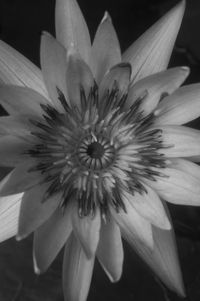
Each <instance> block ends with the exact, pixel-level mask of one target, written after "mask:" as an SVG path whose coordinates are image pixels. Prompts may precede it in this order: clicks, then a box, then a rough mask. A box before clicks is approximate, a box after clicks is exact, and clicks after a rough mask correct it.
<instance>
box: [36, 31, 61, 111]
mask: <svg viewBox="0 0 200 301" xmlns="http://www.w3.org/2000/svg"><path fill="white" fill-rule="evenodd" d="M40 62H41V67H42V73H43V76H44V81H45V84H46V87H47V90H48V93H49V96H50V98H51V100H52V102H53V104H54V105H55V107H56V109H58V110H60V111H61V112H62V111H64V108H63V106H62V105H61V102H60V101H59V92H58V89H59V91H61V92H62V94H63V95H64V97H65V99H67V87H66V69H67V62H66V50H65V48H64V47H63V46H62V45H61V44H60V43H58V41H56V39H54V38H53V37H52V36H51V35H50V34H48V33H45V32H44V33H43V35H42V38H41V47H40Z"/></svg>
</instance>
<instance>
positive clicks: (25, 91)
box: [0, 85, 48, 116]
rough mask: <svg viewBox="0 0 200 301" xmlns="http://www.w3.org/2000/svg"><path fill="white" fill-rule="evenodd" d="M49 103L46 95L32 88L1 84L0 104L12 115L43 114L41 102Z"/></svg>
mask: <svg viewBox="0 0 200 301" xmlns="http://www.w3.org/2000/svg"><path fill="white" fill-rule="evenodd" d="M47 103H48V100H47V99H46V98H45V97H43V96H42V95H41V94H39V93H38V92H36V91H35V90H32V89H30V88H26V87H18V86H10V85H1V86H0V104H1V105H2V106H3V107H4V109H5V110H6V111H7V112H8V113H9V114H10V115H19V114H27V115H29V116H34V115H35V116H41V115H42V114H43V110H42V108H41V106H40V104H47Z"/></svg>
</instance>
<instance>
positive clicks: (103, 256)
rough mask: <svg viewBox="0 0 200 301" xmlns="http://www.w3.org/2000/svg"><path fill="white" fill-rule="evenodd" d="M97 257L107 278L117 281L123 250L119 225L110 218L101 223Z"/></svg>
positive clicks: (119, 275) (120, 270)
mask: <svg viewBox="0 0 200 301" xmlns="http://www.w3.org/2000/svg"><path fill="white" fill-rule="evenodd" d="M97 257H98V260H99V261H100V263H101V266H102V267H103V269H104V271H105V272H106V274H107V275H108V277H109V279H110V280H111V281H112V282H115V281H118V280H119V279H120V277H121V274H122V265H123V260H124V251H123V245H122V239H121V233H120V229H119V226H118V225H117V224H116V223H115V222H114V221H113V219H112V218H111V219H109V220H108V219H107V220H106V222H105V223H103V222H102V224H101V232H100V240H99V245H98V248H97Z"/></svg>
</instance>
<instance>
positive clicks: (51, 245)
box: [33, 201, 72, 273]
mask: <svg viewBox="0 0 200 301" xmlns="http://www.w3.org/2000/svg"><path fill="white" fill-rule="evenodd" d="M47 202H48V201H47ZM70 214H71V210H70V208H69V207H67V208H65V211H64V212H63V210H62V209H61V208H57V209H56V211H55V212H54V213H53V214H52V216H50V218H49V219H48V220H47V221H46V222H45V223H44V224H42V225H41V226H40V227H39V228H38V229H37V230H36V231H35V233H34V242H33V257H34V265H35V272H36V273H42V272H44V271H46V270H47V269H48V267H49V266H50V265H51V263H52V262H53V260H54V259H55V258H56V256H57V254H58V253H59V251H60V250H61V248H62V247H63V246H64V244H65V243H66V241H67V239H68V238H69V235H70V234H71V231H72V224H71V218H70Z"/></svg>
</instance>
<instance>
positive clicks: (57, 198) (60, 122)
mask: <svg viewBox="0 0 200 301" xmlns="http://www.w3.org/2000/svg"><path fill="white" fill-rule="evenodd" d="M184 4H185V2H184V1H183V2H181V3H179V4H178V5H177V6H176V7H175V8H173V9H172V10H171V11H169V12H168V13H167V14H166V15H165V16H164V17H163V18H161V19H160V20H159V21H158V22H157V23H156V24H155V25H153V26H152V27H151V28H150V29H149V30H148V31H147V32H146V33H145V34H144V35H143V36H142V37H141V38H139V39H138V40H137V41H136V42H135V43H134V44H133V45H132V46H130V47H129V49H128V50H127V51H126V52H125V53H124V54H123V55H121V51H120V47H119V42H118V39H117V35H116V33H115V30H114V27H113V25H112V22H111V18H110V16H109V15H108V13H106V14H105V16H104V18H103V20H102V22H101V23H100V25H99V27H98V29H97V32H96V35H95V38H94V41H93V43H92V46H91V42H90V36H89V33H88V29H87V26H86V23H85V20H84V18H83V16H82V14H81V11H80V9H79V7H78V4H77V2H76V1H75V0H57V1H56V39H55V38H53V37H52V36H51V35H50V34H47V33H43V35H42V39H41V69H42V73H41V71H40V70H39V69H38V68H37V67H36V66H34V65H32V64H31V63H30V62H29V61H27V60H26V59H25V58H24V57H23V56H22V55H20V54H19V53H17V52H16V51H15V50H13V49H11V48H10V47H9V46H8V45H6V44H5V43H3V42H1V43H0V79H1V81H2V82H3V83H4V85H3V84H2V85H1V87H0V95H1V99H0V100H1V104H2V105H3V107H4V108H5V109H6V110H7V111H8V113H9V114H10V116H6V117H1V118H0V134H1V136H0V142H1V146H2V147H1V150H0V158H1V163H2V165H5V166H11V167H13V170H12V171H11V172H10V173H9V174H8V175H7V176H6V177H5V178H4V179H3V180H2V181H1V183H0V195H1V198H0V206H2V210H1V212H0V215H1V217H2V219H1V220H2V221H1V224H2V225H5V221H6V223H7V224H8V222H9V224H10V227H9V228H7V227H6V228H5V227H2V230H1V232H0V233H1V234H0V236H1V240H3V239H6V238H8V237H10V236H12V235H16V234H17V238H18V239H22V238H24V237H26V236H27V235H28V234H30V233H31V232H34V246H33V248H34V250H33V257H34V267H35V271H36V272H37V273H41V272H43V271H45V270H46V269H47V268H48V267H49V265H50V264H51V263H52V261H53V260H54V258H55V257H56V255H57V254H58V252H59V251H60V250H61V248H62V247H63V246H65V252H64V263H63V289H64V295H65V298H66V300H76V301H77V300H81V301H82V300H85V299H86V298H87V294H88V290H89V286H90V281H91V277H92V271H93V265H94V260H95V256H97V258H98V260H99V262H100V263H101V265H102V267H103V269H104V270H105V272H106V274H107V275H108V277H109V278H110V280H111V281H117V280H118V279H119V278H120V276H121V273H122V265H123V246H122V239H121V235H122V236H123V237H124V238H125V239H126V240H127V241H128V242H129V243H130V244H131V245H132V246H133V248H134V249H135V251H136V252H137V253H138V254H139V255H140V256H141V257H142V258H143V259H144V260H145V261H146V263H147V264H148V265H149V266H150V267H151V268H152V269H153V270H154V272H156V273H157V275H158V276H159V277H160V278H161V280H162V281H163V282H164V283H165V284H166V285H168V287H169V288H171V289H173V290H175V291H176V292H178V293H179V294H182V295H184V288H183V284H182V278H181V273H180V268H179V264H178V259H177V253H176V247H175V242H174V237H173V230H172V228H171V227H172V225H171V221H170V218H169V213H168V211H167V207H166V203H165V201H168V202H171V203H175V204H189V205H200V201H199V193H200V188H199V178H200V169H199V167H198V166H197V165H196V164H195V163H193V162H192V161H194V160H198V158H199V155H200V134H199V131H197V130H194V129H191V128H188V127H186V126H182V124H185V123H187V122H188V121H190V120H192V119H195V118H197V117H198V116H199V115H200V106H199V101H198V97H199V94H200V86H199V84H195V85H189V86H184V87H182V88H179V87H180V85H181V84H182V83H183V81H184V80H185V78H186V77H187V75H188V73H189V70H188V68H186V67H178V68H173V69H169V70H167V71H166V68H167V65H168V62H169V58H170V55H171V52H172V49H173V45H174V41H175V38H176V35H177V33H178V29H179V27H180V23H181V20H182V16H183V12H184ZM16 70H17V71H16ZM188 100H189V101H188Z"/></svg>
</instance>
